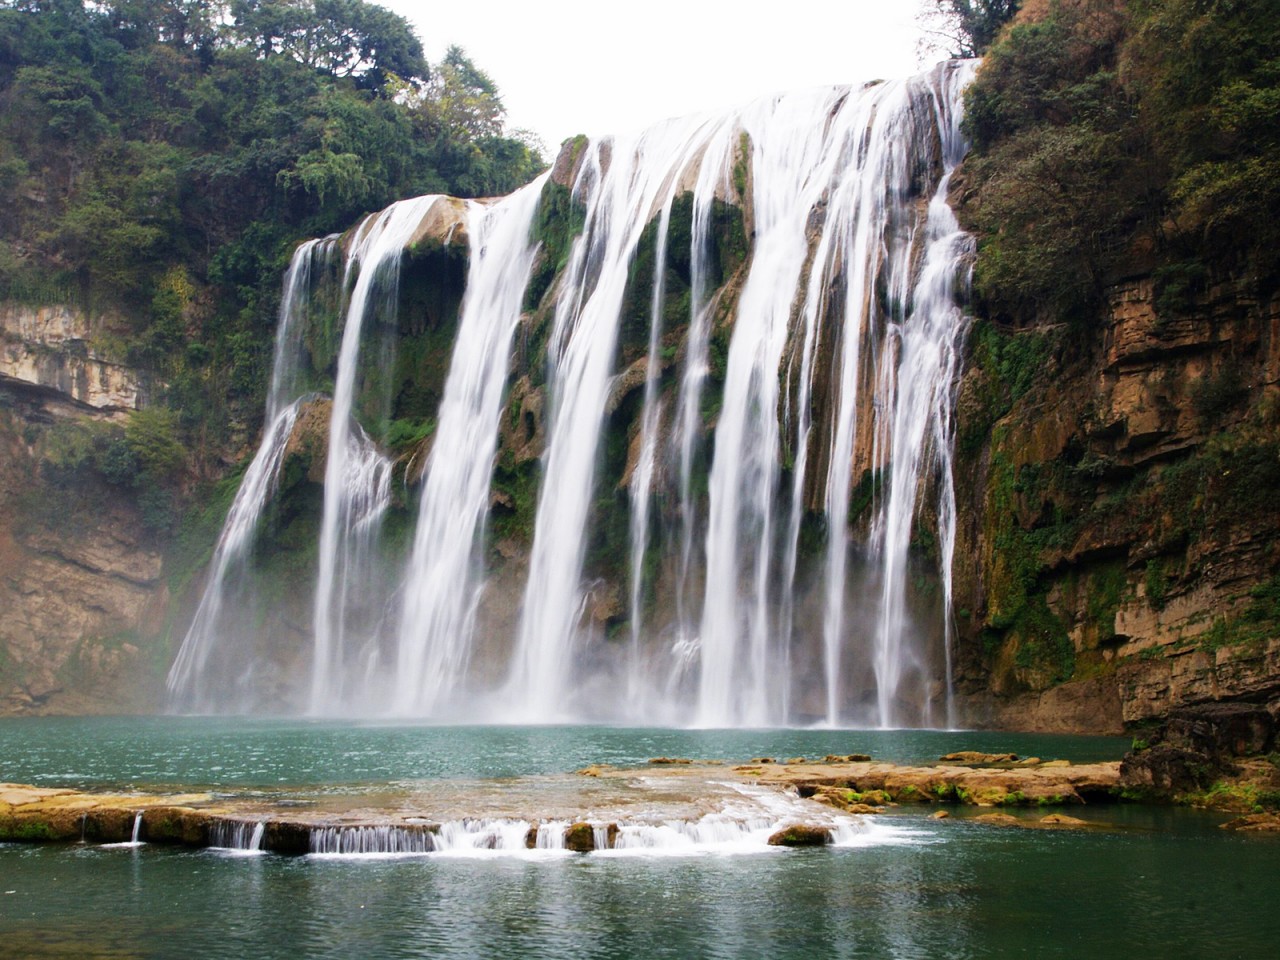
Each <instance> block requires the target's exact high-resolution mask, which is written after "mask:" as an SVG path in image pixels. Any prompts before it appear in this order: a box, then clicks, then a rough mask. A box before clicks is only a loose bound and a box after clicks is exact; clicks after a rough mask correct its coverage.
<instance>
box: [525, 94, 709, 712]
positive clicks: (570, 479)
mask: <svg viewBox="0 0 1280 960" xmlns="http://www.w3.org/2000/svg"><path fill="white" fill-rule="evenodd" d="M706 126H707V121H705V120H704V119H702V118H697V117H695V118H690V119H688V120H683V121H669V122H668V123H665V124H660V125H659V126H657V127H654V128H653V129H651V130H649V131H647V132H646V133H645V134H643V135H642V136H641V137H640V139H639V141H638V142H637V143H636V144H635V146H634V149H630V150H624V149H618V147H617V146H616V145H614V144H612V143H611V142H610V141H603V142H600V143H594V144H591V145H590V146H589V148H588V152H587V155H586V157H585V158H584V160H583V162H582V164H581V166H580V172H579V174H578V177H577V181H576V183H575V184H574V187H573V190H574V194H575V195H576V196H578V197H580V198H581V199H582V202H583V203H584V204H585V207H586V213H585V229H584V231H583V233H582V235H581V236H580V237H579V238H578V240H577V241H576V242H575V244H574V247H573V253H572V256H571V258H570V261H569V265H568V267H567V272H566V276H565V278H564V284H563V286H562V288H561V292H560V295H559V299H558V300H557V303H556V312H555V323H554V327H553V329H552V333H551V346H552V352H551V357H550V370H549V374H548V382H549V389H550V396H551V404H552V415H551V418H550V419H551V425H550V434H549V440H548V450H547V453H546V456H545V457H544V470H545V473H544V477H543V487H542V491H543V492H542V495H541V497H540V498H539V500H538V510H537V521H536V526H535V529H534V539H533V552H532V557H531V560H530V569H529V579H528V583H527V586H526V588H525V594H524V612H523V616H522V619H521V623H520V631H519V635H518V637H517V640H516V648H515V651H514V656H513V664H512V672H511V677H510V680H509V690H510V698H511V700H512V702H513V704H514V705H515V708H516V715H517V716H519V717H521V718H522V719H529V720H547V719H553V718H561V719H563V718H564V715H565V708H566V692H567V691H568V690H570V688H571V683H572V681H573V680H574V679H575V678H574V676H573V664H572V656H571V655H572V652H573V650H574V648H575V646H576V645H577V643H578V641H579V640H580V636H579V633H580V626H579V623H578V621H579V619H580V615H581V613H582V606H583V600H584V597H583V591H582V585H581V583H580V580H581V576H582V564H583V555H584V549H585V538H586V525H587V518H588V508H589V507H590V504H591V499H592V493H593V490H594V484H595V472H596V453H597V449H598V442H599V438H600V431H601V424H602V423H603V420H604V416H605V405H606V402H607V400H608V395H609V388H610V385H611V373H612V369H611V364H612V363H613V360H614V353H615V349H616V346H617V336H618V320H619V315H620V311H621V309H622V305H623V296H624V293H625V291H626V285H627V278H628V268H629V266H630V263H631V261H632V258H633V256H634V254H635V251H636V248H637V246H638V245H639V243H640V238H641V234H642V233H643V231H644V228H645V226H646V225H647V224H648V222H649V218H650V216H651V215H652V213H653V211H654V210H655V208H657V209H662V208H665V207H666V206H669V205H670V203H671V200H672V198H673V194H674V191H675V189H676V187H677V181H676V179H675V175H676V174H678V173H679V172H680V171H681V170H682V169H683V168H684V166H685V165H686V164H687V162H688V160H689V159H690V158H691V156H692V154H693V153H694V152H696V151H697V150H698V148H699V147H700V136H699V135H700V133H701V132H702V131H703V129H704V128H705V127H706Z"/></svg>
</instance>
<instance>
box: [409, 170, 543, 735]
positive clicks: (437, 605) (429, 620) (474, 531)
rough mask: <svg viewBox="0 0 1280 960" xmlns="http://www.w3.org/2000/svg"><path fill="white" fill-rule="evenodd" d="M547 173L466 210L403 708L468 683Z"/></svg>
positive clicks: (415, 709) (417, 564)
mask: <svg viewBox="0 0 1280 960" xmlns="http://www.w3.org/2000/svg"><path fill="white" fill-rule="evenodd" d="M543 179H544V178H539V179H538V180H536V181H534V182H533V183H531V184H530V185H529V186H527V187H525V188H524V189H522V190H520V191H519V192H517V193H516V194H514V195H512V196H511V197H509V198H507V199H506V200H504V201H502V202H500V203H496V204H493V205H491V206H488V207H480V206H479V205H477V204H471V205H470V206H469V208H468V219H469V234H470V243H471V256H470V268H469V275H468V280H467V294H466V298H465V300H464V301H463V304H462V311H461V318H460V320H459V324H458V338H457V341H456V343H455V345H454V349H453V359H452V362H451V364H450V368H449V379H448V381H447V382H446V384H445V393H444V399H443V401H442V402H441V404H440V415H439V426H438V428H437V431H436V437H435V443H434V445H433V447H432V452H431V455H430V457H429V459H428V461H427V465H426V481H425V483H424V485H423V490H422V499H421V502H420V504H421V505H420V508H419V512H418V526H417V531H416V533H415V536H414V543H413V553H412V556H411V557H410V560H409V566H408V572H407V575H406V577H405V601H404V611H403V615H402V618H401V623H400V639H399V648H398V649H399V654H398V659H397V669H396V683H395V712H397V713H400V714H410V715H415V716H432V715H435V714H436V713H438V712H439V710H440V708H441V707H442V706H444V705H445V703H446V701H447V699H448V698H449V697H451V696H453V697H456V696H457V695H458V694H459V693H460V692H461V687H462V685H463V680H464V673H465V670H466V666H467V663H468V660H469V658H470V653H471V647H472V630H473V624H474V614H475V604H476V600H477V591H478V589H479V579H480V577H479V575H480V572H481V571H480V569H479V566H480V556H479V551H480V548H481V546H482V540H483V532H484V527H485V520H486V518H487V517H488V513H489V483H490V479H491V477H492V474H493V461H494V456H495V453H496V451H497V442H498V417H499V414H500V413H501V411H502V395H503V387H504V386H505V384H506V379H507V371H508V357H509V354H510V350H511V337H512V335H513V333H514V332H515V329H516V325H517V323H518V322H519V320H520V308H521V299H522V297H523V295H524V289H525V286H526V284H527V283H528V279H529V270H530V268H531V267H532V266H533V256H534V253H535V250H536V248H535V246H534V244H533V242H532V238H531V236H530V227H531V225H532V222H533V216H534V213H535V212H536V211H537V207H538V200H539V197H540V194H541V190H542V184H543Z"/></svg>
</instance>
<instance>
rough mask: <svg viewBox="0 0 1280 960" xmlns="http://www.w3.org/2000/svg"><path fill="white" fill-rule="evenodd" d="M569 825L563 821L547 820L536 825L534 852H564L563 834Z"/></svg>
mask: <svg viewBox="0 0 1280 960" xmlns="http://www.w3.org/2000/svg"><path fill="white" fill-rule="evenodd" d="M568 829H569V824H567V823H565V822H564V821H563V820H547V821H545V822H543V823H540V824H538V835H537V838H536V839H535V841H534V844H533V846H534V849H535V850H564V849H565V833H566V832H567V831H568Z"/></svg>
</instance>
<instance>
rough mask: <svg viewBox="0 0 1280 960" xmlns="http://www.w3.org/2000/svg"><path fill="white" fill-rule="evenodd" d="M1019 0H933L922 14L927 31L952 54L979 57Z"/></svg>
mask: <svg viewBox="0 0 1280 960" xmlns="http://www.w3.org/2000/svg"><path fill="white" fill-rule="evenodd" d="M1021 6H1022V0H933V3H932V4H931V5H930V7H928V8H926V11H925V13H924V15H923V17H922V20H923V24H922V26H923V27H924V29H925V32H926V34H928V35H930V36H931V37H933V38H934V39H935V40H936V41H937V42H938V43H939V44H941V45H942V46H944V47H945V48H946V50H947V53H948V55H949V56H952V57H980V56H982V55H983V54H984V53H986V52H987V50H988V49H989V48H990V46H991V44H992V43H993V42H994V41H995V39H996V36H997V35H998V34H999V33H1000V29H1001V28H1002V27H1003V26H1004V25H1005V24H1006V23H1008V22H1009V21H1010V20H1012V19H1013V16H1014V14H1016V13H1017V12H1018V8H1019V7H1021Z"/></svg>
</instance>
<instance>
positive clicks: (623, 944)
mask: <svg viewBox="0 0 1280 960" xmlns="http://www.w3.org/2000/svg"><path fill="white" fill-rule="evenodd" d="M1124 746H1125V744H1124V742H1123V741H1119V740H1114V739H1110V740H1097V739H1087V738H1058V737H1054V738H1045V737H1017V736H1012V735H1007V734H981V735H979V734H972V733H965V734H944V733H920V732H883V731H875V732H862V731H796V730H792V731H733V732H721V731H671V730H631V729H617V728H530V729H522V728H425V727H409V726H394V727H390V726H372V725H369V726H359V725H356V726H353V725H345V724H341V723H334V722H323V723H320V722H317V723H302V722H298V721H261V720H256V721H250V720H221V719H219V720H202V719H196V718H190V719H185V718H184V719H180V720H175V719H172V718H164V719H154V718H147V719H113V720H84V719H76V720H44V719H41V720H11V721H3V722H0V780H18V781H27V782H32V781H34V782H40V783H47V784H52V783H59V784H68V785H73V786H81V787H90V788H92V787H101V786H107V785H121V784H133V785H136V786H153V785H165V784H182V785H189V786H198V785H216V786H218V787H219V788H220V789H224V790H229V791H231V792H234V791H235V790H239V789H246V790H251V789H257V788H261V787H272V786H275V785H277V784H280V783H285V782H287V783H290V784H295V785H299V786H302V787H306V786H308V785H309V786H311V787H312V788H315V789H317V790H324V789H326V788H327V787H329V786H332V785H341V784H347V785H353V784H368V785H370V787H371V788H372V787H374V786H375V785H376V784H378V783H386V782H400V781H412V780H419V781H421V780H426V779H433V778H454V779H457V780H458V781H460V783H461V782H463V781H467V780H475V779H477V778H486V777H504V778H505V777H517V778H518V777H521V776H525V775H539V776H541V775H545V774H553V773H562V772H565V771H568V770H572V769H575V768H577V767H581V766H584V765H586V764H588V763H591V762H601V761H603V762H610V763H617V764H630V763H636V762H643V761H644V760H646V759H648V758H649V757H651V756H656V755H669V756H670V755H684V756H694V757H699V758H707V759H725V760H737V759H744V758H748V757H750V756H759V755H774V756H779V757H787V756H799V755H808V756H815V755H819V756H820V755H825V754H826V753H849V752H865V753H871V754H872V755H874V756H876V757H879V758H883V759H891V760H898V761H927V760H930V759H936V757H937V756H939V755H940V754H941V753H944V752H947V751H949V750H954V749H960V748H972V749H991V750H996V749H999V750H1013V751H1015V752H1019V753H1024V754H1035V755H1040V756H1061V757H1063V758H1066V759H1072V760H1081V761H1082V760H1095V759H1112V758H1115V757H1117V756H1119V754H1120V752H1121V751H1122V750H1123V749H1124ZM1070 812H1071V813H1073V814H1076V815H1080V816H1085V817H1087V818H1089V819H1091V820H1094V821H1096V822H1098V823H1099V824H1100V826H1099V827H1098V828H1096V829H1094V830H1090V831H1085V832H1076V831H1060V832H1049V831H1044V830H1030V829H1014V828H998V827H992V826H988V825H983V824H980V823H976V822H974V821H973V820H972V819H970V818H968V817H965V816H961V815H957V816H955V817H953V818H952V819H950V820H943V821H935V820H931V819H929V818H928V816H927V812H921V811H913V810H910V809H909V808H906V807H903V808H898V812H896V813H894V814H892V815H888V816H886V817H884V818H880V819H879V820H877V821H876V822H877V824H883V827H882V828H878V829H877V830H874V831H869V833H868V836H867V839H866V842H864V843H860V844H855V845H850V846H841V847H826V848H821V849H808V850H779V849H776V848H769V849H767V850H763V851H760V852H755V853H746V854H719V853H707V852H705V851H704V852H702V853H699V854H691V855H688V856H683V855H679V853H678V852H677V853H675V854H674V855H673V853H672V852H671V851H665V852H664V854H663V855H661V856H658V855H653V856H646V855H635V856H617V855H614V854H615V853H616V852H606V853H593V854H587V855H578V854H566V853H555V852H546V853H544V852H536V853H533V854H528V855H509V856H508V855H501V854H500V853H497V852H489V853H487V854H486V855H476V856H456V857H455V856H442V855H438V854H426V855H418V856H407V857H385V856H382V857H379V856H374V857H367V856H364V857H362V856H336V857H331V856H302V857H286V856H280V855H275V854H264V855H260V856H233V855H230V854H229V853H227V852H219V851H214V850H185V849H178V848H169V847H160V846H155V845H149V844H142V845H139V846H132V847H131V846H123V847H122V846H116V847H102V846H95V845H88V844H72V845H49V846H25V845H0V955H3V956H5V957H41V958H43V957H50V958H51V957H98V958H153V957H154V958H168V957H174V958H185V957H191V958H197V957H199V958H232V957H236V958H238V957H263V958H282V960H283V958H295V957H326V958H327V957H333V958H339V957H341V958H348V957H358V958H400V957H433V958H436V957H444V958H454V957H457V958H491V957H519V958H524V957H546V958H552V960H560V958H566V960H568V958H602V960H603V958H648V957H657V958H663V957H671V958H698V957H766V958H781V960H790V958H797V960H798V958H802V957H803V958H815V957H858V958H862V957H867V958H872V957H875V958H882V957H903V958H914V957H921V958H933V957H960V958H986V957H996V958H1002V957H1049V958H1056V957H1063V958H1065V957H1071V958H1081V957H1086V958H1111V957H1116V958H1121V957H1123V958H1133V957H1157V956H1158V957H1166V956H1194V955H1206V956H1213V957H1215V958H1230V957H1262V956H1271V955H1273V953H1274V948H1275V943H1276V942H1278V941H1280V911H1277V910H1275V908H1274V903H1273V901H1274V891H1275V890H1276V889H1277V888H1278V886H1277V885H1278V884H1280V843H1277V842H1275V841H1272V840H1268V839H1266V838H1258V837H1244V836H1240V835H1234V834H1230V833H1226V832H1224V831H1221V830H1219V829H1217V825H1218V824H1219V823H1220V822H1222V820H1223V819H1224V817H1223V816H1222V815H1215V814H1207V813H1201V812H1197V811H1192V810H1182V809H1161V808H1149V807H1136V806H1105V807H1088V808H1076V809H1073V810H1072V811H1070ZM957 813H960V811H957ZM1038 815H1039V814H1038V813H1031V812H1028V814H1027V816H1028V817H1034V816H1038Z"/></svg>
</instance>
